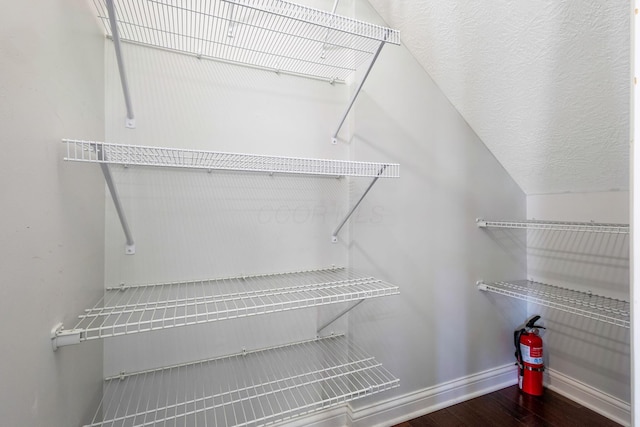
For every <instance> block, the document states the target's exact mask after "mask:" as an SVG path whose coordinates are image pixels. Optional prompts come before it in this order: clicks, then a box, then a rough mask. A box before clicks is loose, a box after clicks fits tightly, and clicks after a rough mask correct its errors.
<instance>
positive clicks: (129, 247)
mask: <svg viewBox="0 0 640 427" xmlns="http://www.w3.org/2000/svg"><path fill="white" fill-rule="evenodd" d="M96 151H97V154H98V159H99V160H101V163H100V169H102V174H103V175H104V180H105V182H106V183H107V187H108V188H109V193H111V198H112V199H113V204H114V206H115V208H116V212H117V213H118V218H119V219H120V224H121V225H122V231H124V236H125V238H126V241H127V243H126V246H125V251H124V253H125V254H127V255H133V254H135V253H136V244H135V242H134V241H133V235H132V234H131V229H129V223H128V222H127V217H126V216H125V214H124V209H122V203H120V196H119V195H118V190H117V189H116V186H115V184H114V183H113V177H112V176H111V170H110V169H109V165H108V164H106V163H104V162H106V161H108V159H107V154H106V153H105V152H104V148H103V147H102V144H96Z"/></svg>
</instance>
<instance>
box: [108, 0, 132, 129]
mask: <svg viewBox="0 0 640 427" xmlns="http://www.w3.org/2000/svg"><path fill="white" fill-rule="evenodd" d="M105 3H106V5H107V13H108V14H109V26H110V28H111V38H112V39H113V46H114V49H115V52H116V61H117V62H118V72H119V73H120V84H121V85H122V92H123V94H124V103H125V106H126V108H127V118H126V120H125V126H126V127H128V128H130V129H133V128H135V127H136V119H135V117H134V115H133V106H132V105H131V94H130V92H129V83H128V82H127V73H126V72H125V69H124V60H123V59H122V49H121V48H120V33H119V32H118V21H117V17H116V9H115V7H114V5H113V0H105Z"/></svg>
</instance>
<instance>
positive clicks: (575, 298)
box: [477, 280, 630, 328]
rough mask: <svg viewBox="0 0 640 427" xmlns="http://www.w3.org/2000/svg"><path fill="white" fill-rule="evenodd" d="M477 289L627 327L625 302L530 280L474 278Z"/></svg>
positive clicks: (627, 309) (626, 304) (627, 307)
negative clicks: (494, 280)
mask: <svg viewBox="0 0 640 427" xmlns="http://www.w3.org/2000/svg"><path fill="white" fill-rule="evenodd" d="M477 286H478V289H480V290H482V291H488V292H493V293H496V294H500V295H504V296H508V297H511V298H516V299H520V300H524V301H528V302H532V303H535V304H539V305H541V306H544V307H551V308H554V309H556V310H561V311H564V312H567V313H571V314H576V315H579V316H583V317H587V318H589V319H595V320H599V321H601V322H605V323H610V324H613V325H617V326H622V327H624V328H629V313H630V311H629V310H630V308H629V302H627V301H622V300H618V299H613V298H608V297H604V296H599V295H593V294H591V293H589V292H580V291H576V290H572V289H567V288H562V287H559V286H554V285H548V284H545V283H540V282H535V281H531V280H518V281H512V282H495V283H485V282H478V283H477Z"/></svg>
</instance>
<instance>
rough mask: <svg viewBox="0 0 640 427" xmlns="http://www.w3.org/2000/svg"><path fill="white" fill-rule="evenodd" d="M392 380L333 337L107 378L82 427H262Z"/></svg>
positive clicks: (380, 388) (371, 361)
mask: <svg viewBox="0 0 640 427" xmlns="http://www.w3.org/2000/svg"><path fill="white" fill-rule="evenodd" d="M398 385H399V380H398V379H397V378H395V377H394V376H393V375H392V374H391V373H389V372H388V371H387V370H386V369H385V368H384V367H382V366H381V365H380V364H379V363H378V362H377V361H376V360H375V359H374V358H372V357H371V356H369V355H367V354H366V353H365V352H364V351H362V349H360V348H359V347H357V346H356V345H355V344H353V343H352V342H349V341H348V340H347V339H346V338H345V337H344V336H342V335H338V336H331V337H327V338H321V339H316V340H312V341H306V342H301V343H295V344H289V345H285V346H281V347H277V348H271V349H265V350H258V351H254V352H246V353H240V354H236V355H231V356H226V357H222V358H216V359H210V360H205V361H199V362H195V363H190V364H185V365H177V366H172V367H167V368H161V369H156V370H150V371H144V372H139V373H134V374H126V375H125V374H123V375H121V376H118V377H114V378H107V379H106V380H105V386H104V393H103V400H102V402H101V403H100V405H99V407H98V409H97V411H96V415H95V417H94V419H93V421H92V422H91V424H88V426H91V427H97V426H110V427H116V426H127V427H134V426H137V427H141V426H160V425H161V426H165V425H171V426H184V427H187V426H196V425H197V426H200V425H202V426H262V425H267V424H273V423H276V422H279V421H284V420H288V419H291V418H294V417H296V416H300V415H303V414H309V413H313V412H316V411H320V410H323V409H327V408H330V407H333V406H336V405H340V404H343V403H345V402H349V401H351V400H353V399H356V398H360V397H364V396H368V395H371V394H374V393H378V392H381V391H384V390H388V389H391V388H394V387H397V386H398Z"/></svg>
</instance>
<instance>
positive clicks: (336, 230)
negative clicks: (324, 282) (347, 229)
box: [331, 165, 387, 243]
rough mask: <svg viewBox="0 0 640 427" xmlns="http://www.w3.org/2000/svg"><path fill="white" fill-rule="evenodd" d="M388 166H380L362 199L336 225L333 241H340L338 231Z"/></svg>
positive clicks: (332, 236)
mask: <svg viewBox="0 0 640 427" xmlns="http://www.w3.org/2000/svg"><path fill="white" fill-rule="evenodd" d="M386 168H387V165H383V166H382V168H380V171H379V172H378V175H377V176H376V177H375V178H373V181H371V183H370V184H369V186H368V187H367V189H366V190H364V193H363V194H362V196H360V199H359V200H358V201H357V202H356V204H355V205H353V207H352V208H351V210H350V211H349V213H348V214H347V215H346V216H345V217H344V219H343V220H342V222H341V223H340V225H338V226H337V227H336V229H335V230H333V233H331V242H333V243H338V233H340V230H342V227H344V225H345V224H346V223H347V221H348V220H349V218H350V217H351V215H353V213H354V212H355V210H356V209H357V208H358V206H360V203H362V200H364V198H365V197H366V195H367V193H369V190H371V187H373V185H374V184H375V183H376V182H377V181H378V179H379V178H380V176H382V174H383V173H384V170H385V169H386Z"/></svg>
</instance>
